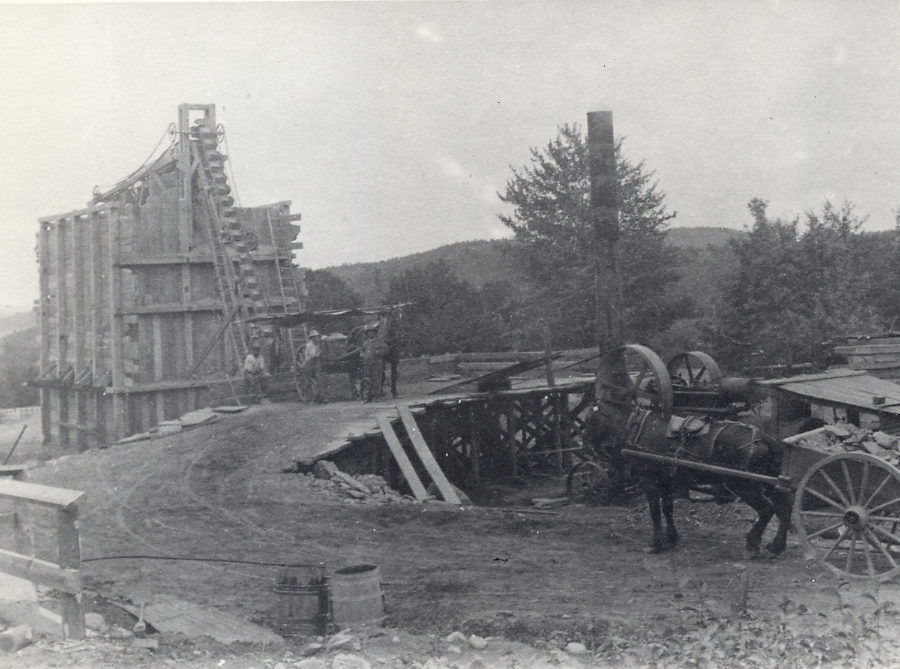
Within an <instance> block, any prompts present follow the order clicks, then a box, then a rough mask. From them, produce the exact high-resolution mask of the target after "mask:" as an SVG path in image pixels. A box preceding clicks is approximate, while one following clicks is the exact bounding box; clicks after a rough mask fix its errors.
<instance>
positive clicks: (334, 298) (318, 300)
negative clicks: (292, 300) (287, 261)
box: [305, 269, 363, 311]
mask: <svg viewBox="0 0 900 669" xmlns="http://www.w3.org/2000/svg"><path fill="white" fill-rule="evenodd" d="M305 282H306V289H307V291H308V292H309V296H308V297H307V299H306V309H307V311H327V310H329V309H355V308H357V307H360V306H362V302H363V301H362V297H360V295H359V293H357V292H356V291H355V290H353V289H352V288H350V286H348V285H347V284H346V283H345V282H344V281H343V280H342V279H340V278H339V277H338V276H336V275H334V274H332V273H331V272H329V271H328V270H324V269H317V270H316V269H313V270H309V269H308V270H306V273H305Z"/></svg>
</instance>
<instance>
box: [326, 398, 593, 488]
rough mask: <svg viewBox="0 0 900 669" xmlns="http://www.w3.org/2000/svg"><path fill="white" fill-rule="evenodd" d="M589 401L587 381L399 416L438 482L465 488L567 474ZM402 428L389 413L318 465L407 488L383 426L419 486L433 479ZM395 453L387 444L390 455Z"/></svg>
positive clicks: (416, 407) (438, 402) (424, 407)
mask: <svg viewBox="0 0 900 669" xmlns="http://www.w3.org/2000/svg"><path fill="white" fill-rule="evenodd" d="M593 399H594V382H593V381H573V382H569V383H565V384H560V385H557V386H553V387H549V386H541V387H530V388H522V389H514V390H505V391H499V392H491V393H476V394H471V395H452V396H441V397H435V398H434V399H429V400H426V401H414V402H410V403H409V404H407V405H405V406H404V407H403V408H401V411H405V410H406V408H407V407H408V410H409V411H410V413H411V414H412V415H413V417H414V418H415V424H416V426H418V428H419V430H420V432H421V436H422V437H424V439H425V442H426V443H427V444H428V447H429V449H430V451H431V454H432V455H433V456H434V459H435V460H436V461H437V463H438V464H439V466H440V468H441V470H442V471H443V473H444V474H445V475H446V477H447V478H448V479H449V480H450V481H451V482H452V483H454V484H456V485H458V486H460V487H469V488H471V487H473V486H478V485H479V484H481V483H483V482H488V481H496V480H501V479H508V478H516V477H519V476H524V475H526V474H528V473H529V472H534V471H552V472H556V473H559V474H562V473H563V472H565V471H567V470H568V468H569V467H570V466H571V464H572V459H573V454H574V453H576V452H579V451H581V450H582V434H583V432H584V425H585V416H586V413H587V411H588V410H589V409H590V407H591V405H592V403H593ZM404 422H405V421H402V420H401V419H400V416H399V415H398V411H397V409H393V410H391V411H390V412H387V411H386V412H385V413H384V414H382V415H380V416H379V417H378V423H379V425H380V426H381V427H377V426H373V427H372V428H371V429H367V430H363V431H360V432H358V433H356V434H351V435H349V436H348V437H347V438H346V439H345V440H341V441H339V442H336V443H334V444H332V445H331V448H330V449H329V450H328V452H326V453H323V454H322V455H320V457H332V458H334V459H337V460H340V461H343V462H345V463H346V464H342V466H348V467H349V468H352V469H356V470H357V471H369V472H372V473H376V474H380V475H381V476H383V477H384V478H385V479H386V480H387V481H388V482H389V483H391V485H393V486H394V487H397V488H400V489H408V488H411V486H410V485H409V484H408V477H407V476H406V475H405V474H404V472H403V471H402V468H401V466H400V465H399V464H398V460H397V458H395V456H394V454H393V453H392V449H391V447H389V444H388V441H386V440H385V435H384V431H383V429H382V427H384V425H385V424H387V425H389V426H390V427H391V431H392V432H393V435H391V434H388V437H389V438H390V439H392V440H393V438H394V437H396V438H398V439H399V441H400V444H401V445H402V447H403V450H404V453H405V454H406V456H407V459H408V461H409V462H411V463H412V465H413V467H414V469H415V471H416V474H417V475H418V477H419V479H421V481H422V482H423V483H425V485H426V486H427V485H428V482H430V481H432V480H433V478H432V477H431V476H430V475H429V472H428V469H427V467H426V466H425V464H424V463H423V462H422V461H421V459H420V458H419V457H418V455H417V453H416V449H415V448H414V447H413V444H412V441H411V439H410V436H409V434H408V433H407V431H406V429H405V425H404ZM396 447H397V444H396V443H394V444H393V448H394V450H396ZM351 463H352V464H351ZM406 465H407V463H404V466H406ZM413 487H414V486H413Z"/></svg>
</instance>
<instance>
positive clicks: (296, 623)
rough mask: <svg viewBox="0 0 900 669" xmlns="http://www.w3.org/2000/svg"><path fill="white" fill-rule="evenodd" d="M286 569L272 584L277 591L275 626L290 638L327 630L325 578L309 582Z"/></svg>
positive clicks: (284, 635) (316, 634) (279, 631)
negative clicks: (276, 581)
mask: <svg viewBox="0 0 900 669" xmlns="http://www.w3.org/2000/svg"><path fill="white" fill-rule="evenodd" d="M298 580H299V579H298V578H297V577H296V576H295V575H294V574H292V573H290V571H289V570H285V571H284V572H282V574H280V575H279V578H278V583H277V584H276V585H275V587H273V588H272V592H274V593H275V595H276V598H277V599H276V609H275V610H276V613H275V627H276V629H277V631H278V633H279V634H280V635H281V636H283V637H287V638H293V637H304V636H319V635H321V634H324V632H325V623H326V618H327V615H328V596H327V591H326V586H325V581H324V579H317V578H312V579H310V581H309V583H307V584H306V585H301V584H300V583H298Z"/></svg>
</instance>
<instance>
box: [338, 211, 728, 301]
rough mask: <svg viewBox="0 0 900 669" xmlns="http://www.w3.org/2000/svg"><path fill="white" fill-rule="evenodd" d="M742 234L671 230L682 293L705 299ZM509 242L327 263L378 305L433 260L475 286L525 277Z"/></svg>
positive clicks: (517, 281)
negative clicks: (681, 260)
mask: <svg viewBox="0 0 900 669" xmlns="http://www.w3.org/2000/svg"><path fill="white" fill-rule="evenodd" d="M743 234H745V233H743V232H741V231H739V230H729V229H727V228H673V229H672V230H670V231H669V232H668V240H669V243H671V244H672V245H673V246H675V247H677V248H679V249H683V250H686V251H688V260H687V263H686V265H685V267H684V276H683V278H682V280H681V285H682V288H683V291H684V292H685V293H686V294H688V295H691V296H692V297H695V299H705V298H708V296H709V294H710V291H711V290H712V288H713V287H714V286H717V285H720V281H721V279H722V276H723V275H724V273H725V272H726V271H727V268H728V267H729V266H730V264H731V262H730V258H731V256H730V252H729V250H728V248H727V242H728V241H729V240H731V239H736V238H738V237H740V236H741V235H743ZM513 244H514V242H513V241H512V240H509V239H495V240H483V241H470V242H459V243H457V244H448V245H447V246H441V247H438V248H436V249H432V250H431V251H425V252H423V253H414V254H412V255H408V256H403V257H401V258H392V259H390V260H383V261H380V262H368V263H353V264H347V265H339V266H336V267H327V268H325V269H327V271H329V272H331V273H332V274H335V275H336V276H338V277H339V278H340V279H342V280H343V281H344V282H345V283H347V285H349V286H350V288H352V289H353V290H355V291H356V292H357V293H359V294H360V295H361V296H362V297H363V299H364V301H365V304H367V305H370V306H371V305H375V304H381V303H383V302H384V296H385V295H386V294H387V291H388V288H389V287H390V283H391V279H392V278H393V277H395V276H398V275H400V274H402V273H403V272H404V271H406V270H408V269H412V268H414V267H421V266H423V265H427V264H429V263H433V262H437V261H439V260H443V261H445V262H446V263H447V264H448V265H449V266H450V267H452V268H453V270H454V272H455V273H456V275H457V276H458V277H459V278H460V279H463V280H465V281H467V282H468V283H470V284H472V285H473V286H475V287H479V288H480V287H481V286H483V285H484V284H486V283H492V282H500V281H507V282H509V283H511V284H513V285H517V284H520V283H522V282H524V281H525V280H527V268H525V267H521V266H519V265H517V264H516V262H515V259H514V258H513V255H512V253H511V249H512V248H513Z"/></svg>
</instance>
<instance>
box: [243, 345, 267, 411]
mask: <svg viewBox="0 0 900 669" xmlns="http://www.w3.org/2000/svg"><path fill="white" fill-rule="evenodd" d="M266 376H268V374H267V373H266V362H265V360H264V359H263V357H262V353H260V346H259V344H258V343H254V344H253V346H252V347H251V348H250V353H248V354H247V357H246V358H244V394H245V395H247V396H249V398H250V402H251V403H252V404H256V403H259V402H262V400H263V399H265V396H266Z"/></svg>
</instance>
